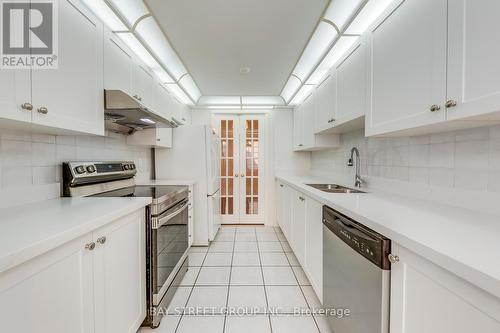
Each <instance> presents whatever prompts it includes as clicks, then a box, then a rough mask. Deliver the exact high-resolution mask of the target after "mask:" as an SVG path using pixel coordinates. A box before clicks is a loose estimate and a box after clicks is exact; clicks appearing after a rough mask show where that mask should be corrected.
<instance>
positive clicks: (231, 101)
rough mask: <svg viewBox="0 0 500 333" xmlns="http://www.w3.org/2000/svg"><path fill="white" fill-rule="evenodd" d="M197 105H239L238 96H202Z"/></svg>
mask: <svg viewBox="0 0 500 333" xmlns="http://www.w3.org/2000/svg"><path fill="white" fill-rule="evenodd" d="M198 104H199V105H240V104H241V100H240V96H202V97H201V98H200V100H199V101H198Z"/></svg>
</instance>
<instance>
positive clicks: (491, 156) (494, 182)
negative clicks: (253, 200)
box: [311, 126, 500, 192]
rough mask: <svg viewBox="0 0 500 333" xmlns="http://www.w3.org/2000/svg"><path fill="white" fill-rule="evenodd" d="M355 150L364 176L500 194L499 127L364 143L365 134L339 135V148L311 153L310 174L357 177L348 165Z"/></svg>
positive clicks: (371, 140)
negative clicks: (351, 153) (353, 149)
mask: <svg viewBox="0 0 500 333" xmlns="http://www.w3.org/2000/svg"><path fill="white" fill-rule="evenodd" d="M354 146H356V147H358V148H359V150H360V153H361V161H362V163H361V164H362V169H361V171H362V174H363V175H365V176H369V177H378V178H385V179H395V180H400V181H403V182H409V183H418V184H429V185H434V186H443V187H447V188H459V189H464V190H475V191H483V192H485V191H489V192H500V126H490V127H480V128H472V129H466V130H460V131H454V132H446V133H438V134H432V135H424V136H417V137H398V138H365V137H364V131H363V130H360V131H355V132H351V133H347V134H343V135H341V148H339V149H335V150H329V151H320V152H313V153H312V161H311V168H312V170H313V171H319V172H322V173H325V172H331V173H332V174H338V175H341V176H347V175H349V176H353V172H354V168H352V167H348V166H347V160H348V158H349V156H350V149H351V148H352V147H354Z"/></svg>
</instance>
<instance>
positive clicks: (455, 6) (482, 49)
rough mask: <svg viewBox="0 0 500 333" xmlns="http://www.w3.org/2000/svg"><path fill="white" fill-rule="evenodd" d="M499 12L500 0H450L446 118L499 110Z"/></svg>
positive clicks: (494, 117) (485, 113)
mask: <svg viewBox="0 0 500 333" xmlns="http://www.w3.org/2000/svg"><path fill="white" fill-rule="evenodd" d="M499 12H500V2H499V1H492V0H462V1H449V25H448V36H449V44H448V45H449V53H448V99H449V100H454V101H456V102H457V106H456V107H452V108H449V109H448V119H460V118H466V117H472V116H478V115H487V114H488V113H491V112H498V111H500V75H499V73H500V61H499V59H500V44H499V43H497V42H495V41H497V40H498V37H499V31H500V20H498V13H499ZM486 117H488V116H486ZM483 119H497V120H498V119H499V116H498V114H496V115H495V114H494V115H493V117H492V118H484V117H483Z"/></svg>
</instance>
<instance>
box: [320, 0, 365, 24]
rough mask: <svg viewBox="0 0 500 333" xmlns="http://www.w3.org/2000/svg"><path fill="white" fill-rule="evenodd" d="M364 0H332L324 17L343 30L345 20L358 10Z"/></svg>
mask: <svg viewBox="0 0 500 333" xmlns="http://www.w3.org/2000/svg"><path fill="white" fill-rule="evenodd" d="M364 2H365V0H332V2H331V3H330V6H328V9H327V10H326V13H325V16H324V18H326V19H328V20H330V21H332V22H333V23H335V25H336V26H337V28H339V30H340V31H343V30H344V28H345V27H346V24H347V22H348V21H349V19H351V18H352V16H353V15H354V14H355V13H356V12H357V11H358V9H359V8H360V6H361V5H362V4H363V3H364Z"/></svg>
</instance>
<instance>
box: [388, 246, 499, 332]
mask: <svg viewBox="0 0 500 333" xmlns="http://www.w3.org/2000/svg"><path fill="white" fill-rule="evenodd" d="M391 252H392V253H393V254H394V255H397V256H398V257H399V262H398V263H396V264H393V265H392V268H391V301H390V303H391V308H390V311H391V312H390V318H391V322H390V331H391V333H420V332H426V333H469V332H481V333H496V332H500V300H499V299H498V298H496V297H495V296H493V295H491V294H488V293H487V292H485V291H484V290H482V289H479V288H478V287H475V286H473V285H472V284H470V283H468V282H466V281H465V280H463V279H461V278H459V277H458V276H456V275H454V274H452V273H450V272H449V271H447V270H445V269H443V268H441V267H439V266H437V265H435V264H433V263H431V262H429V261H428V260H426V259H424V258H422V257H420V256H418V255H417V254H415V253H413V252H411V251H409V250H407V249H405V248H403V247H401V246H399V245H398V244H395V243H393V244H392V251H391Z"/></svg>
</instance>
